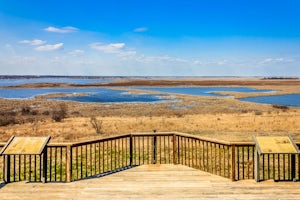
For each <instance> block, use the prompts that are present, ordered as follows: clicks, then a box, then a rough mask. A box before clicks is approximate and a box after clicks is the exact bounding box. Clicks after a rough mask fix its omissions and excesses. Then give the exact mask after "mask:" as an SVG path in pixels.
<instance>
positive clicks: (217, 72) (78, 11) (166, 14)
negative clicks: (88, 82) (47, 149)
mask: <svg viewBox="0 0 300 200" xmlns="http://www.w3.org/2000/svg"><path fill="white" fill-rule="evenodd" d="M299 8H300V1H298V0H284V1H283V0H282V1H281V0H280V1H279V0H277V1H276V0H273V1H271V0H251V1H250V0H184V1H183V0H178V1H174V0H173V1H171V0H152V1H141V0H127V1H121V0H119V1H117V0H94V1H93V0H85V1H81V0H77V1H76V0H74V1H58V0H51V1H40V0H0V74H3V75H15V74H17V75H24V74H30V75H31V74H32V75H99V76H101V75H108V76H110V75H115V76H300V68H299V67H300V20H299V19H300V12H299Z"/></svg>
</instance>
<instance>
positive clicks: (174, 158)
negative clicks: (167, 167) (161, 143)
mask: <svg viewBox="0 0 300 200" xmlns="http://www.w3.org/2000/svg"><path fill="white" fill-rule="evenodd" d="M173 163H174V165H176V164H177V141H176V134H173Z"/></svg>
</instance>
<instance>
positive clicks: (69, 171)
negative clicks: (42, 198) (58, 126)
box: [66, 145, 72, 183]
mask: <svg viewBox="0 0 300 200" xmlns="http://www.w3.org/2000/svg"><path fill="white" fill-rule="evenodd" d="M66 151H67V159H66V177H67V183H70V182H71V181H72V147H71V146H70V145H68V146H67V150H66Z"/></svg>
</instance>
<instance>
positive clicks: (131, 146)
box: [129, 134, 133, 166]
mask: <svg viewBox="0 0 300 200" xmlns="http://www.w3.org/2000/svg"><path fill="white" fill-rule="evenodd" d="M132 138H133V136H132V134H130V138H129V154H130V155H129V159H130V166H132V165H133V142H132Z"/></svg>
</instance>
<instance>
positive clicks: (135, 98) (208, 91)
mask: <svg viewBox="0 0 300 200" xmlns="http://www.w3.org/2000/svg"><path fill="white" fill-rule="evenodd" d="M111 80H112V79H111V78H97V79H90V78H30V79H26V78H25V79H24V78H20V79H0V86H13V85H20V84H26V83H46V82H47V83H54V82H60V83H74V84H85V83H95V82H109V81H111ZM131 89H139V90H145V91H155V92H162V93H163V94H146V93H139V94H136V93H131V92H130V90H131ZM218 92H244V93H245V92H246V93H248V92H250V93H253V92H255V93H257V92H263V93H272V92H274V91H272V90H257V89H254V88H249V87H124V90H113V89H109V88H0V98H7V99H27V98H34V97H35V96H38V95H45V94H55V93H66V94H67V96H65V97H59V98H53V99H56V100H66V101H77V102H98V103H130V102H146V103H153V102H160V101H164V99H165V98H164V97H166V96H169V97H170V96H171V94H184V95H197V96H214V97H230V96H228V95H222V94H219V93H218ZM74 94H75V95H74ZM78 94H81V95H78ZM82 94H84V95H82ZM239 100H241V101H247V102H255V103H264V104H279V105H285V106H295V107H300V94H287V95H273V94H272V95H270V96H263V97H252V98H242V99H239Z"/></svg>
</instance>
